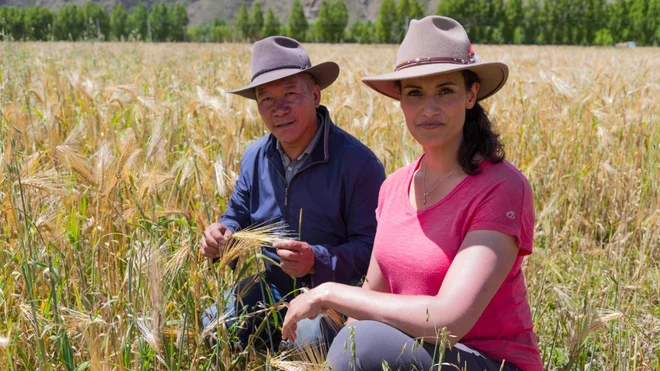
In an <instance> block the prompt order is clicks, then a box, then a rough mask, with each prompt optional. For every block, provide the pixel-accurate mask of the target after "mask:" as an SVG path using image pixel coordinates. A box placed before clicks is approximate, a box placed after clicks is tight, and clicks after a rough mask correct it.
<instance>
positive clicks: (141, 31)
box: [128, 2, 149, 41]
mask: <svg viewBox="0 0 660 371" xmlns="http://www.w3.org/2000/svg"><path fill="white" fill-rule="evenodd" d="M148 22H149V11H148V10H147V7H146V6H145V5H144V3H142V2H140V3H139V4H138V5H137V6H135V7H134V8H133V11H132V12H131V15H130V16H129V17H128V32H129V34H131V35H132V36H133V37H134V38H136V39H140V40H143V41H145V40H149V29H148V25H147V24H148Z"/></svg>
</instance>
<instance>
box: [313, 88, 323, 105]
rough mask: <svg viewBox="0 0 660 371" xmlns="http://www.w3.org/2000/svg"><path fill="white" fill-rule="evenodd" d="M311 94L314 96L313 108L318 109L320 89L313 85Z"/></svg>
mask: <svg viewBox="0 0 660 371" xmlns="http://www.w3.org/2000/svg"><path fill="white" fill-rule="evenodd" d="M312 94H314V107H316V108H319V106H320V105H321V87H320V86H318V85H316V84H314V87H313V88H312Z"/></svg>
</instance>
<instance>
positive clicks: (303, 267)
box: [273, 240, 314, 277]
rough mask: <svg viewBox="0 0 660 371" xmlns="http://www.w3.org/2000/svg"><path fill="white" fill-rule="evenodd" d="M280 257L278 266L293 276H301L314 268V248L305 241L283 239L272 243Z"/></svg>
mask: <svg viewBox="0 0 660 371" xmlns="http://www.w3.org/2000/svg"><path fill="white" fill-rule="evenodd" d="M273 247H274V248H276V249H277V255H278V256H279V257H280V267H281V268H282V270H283V271H284V273H286V274H288V275H290V276H293V277H303V276H305V275H307V274H308V273H310V272H311V271H312V270H313V269H314V250H312V247H311V246H309V244H308V243H307V242H302V241H293V240H285V241H279V242H276V243H274V244H273Z"/></svg>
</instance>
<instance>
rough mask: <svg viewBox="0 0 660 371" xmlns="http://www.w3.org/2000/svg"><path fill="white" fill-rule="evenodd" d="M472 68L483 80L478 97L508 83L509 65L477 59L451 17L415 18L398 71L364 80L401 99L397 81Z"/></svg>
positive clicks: (400, 51) (400, 50)
mask: <svg viewBox="0 0 660 371" xmlns="http://www.w3.org/2000/svg"><path fill="white" fill-rule="evenodd" d="M462 70H470V71H472V72H474V73H476V74H477V75H478V76H479V79H480V80H481V87H480V88H479V93H478V94H477V100H482V99H485V98H488V97H490V96H491V95H493V94H495V93H496V92H497V91H498V90H500V89H501V88H502V86H504V83H505V82H506V79H507V77H508V76H509V68H508V67H507V65H506V64H504V63H501V62H475V61H474V53H473V52H472V45H471V43H470V39H469V38H468V35H467V32H465V29H464V28H463V26H461V25H460V23H458V22H456V21H455V20H453V19H451V18H447V17H441V16H428V17H425V18H423V19H421V20H412V21H411V22H410V27H409V28H408V32H407V33H406V37H405V38H404V39H403V42H402V43H401V46H400V47H399V53H398V54H397V58H396V67H395V68H394V72H392V73H387V74H384V75H379V76H370V77H365V78H363V79H362V82H364V83H365V84H367V85H368V86H369V87H370V88H372V89H374V90H376V91H377V92H379V93H381V94H385V95H387V96H388V97H391V98H394V99H396V100H400V99H401V92H400V91H399V87H398V85H397V82H398V81H400V80H403V79H411V78H416V77H423V76H431V75H438V74H444V73H450V72H455V71H462Z"/></svg>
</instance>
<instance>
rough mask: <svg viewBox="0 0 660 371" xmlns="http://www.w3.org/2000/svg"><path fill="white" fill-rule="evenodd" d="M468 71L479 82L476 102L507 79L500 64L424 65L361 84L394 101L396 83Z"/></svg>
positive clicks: (366, 79) (367, 78) (504, 68)
mask: <svg viewBox="0 0 660 371" xmlns="http://www.w3.org/2000/svg"><path fill="white" fill-rule="evenodd" d="M463 70H470V71H472V72H474V73H476V74H477V75H478V76H479V79H480V80H481V84H480V87H479V93H477V100H482V99H486V98H488V97H490V96H491V95H493V94H495V93H497V91H498V90H500V89H501V88H502V86H504V84H505V83H506V80H507V79H508V77H509V67H507V65H506V64H504V63H501V62H482V63H472V64H459V65H457V64H439V63H438V64H424V65H420V66H413V67H408V68H404V69H402V70H399V71H396V72H392V73H387V74H384V75H378V76H369V77H364V78H362V82H363V83H365V84H366V85H367V86H369V87H370V88H372V89H374V90H375V91H377V92H379V93H381V94H383V95H387V96H388V97H390V98H392V99H396V100H401V92H400V91H399V87H398V85H397V82H398V81H401V80H405V79H413V78H417V77H426V76H433V75H441V74H446V73H451V72H457V71H463Z"/></svg>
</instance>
